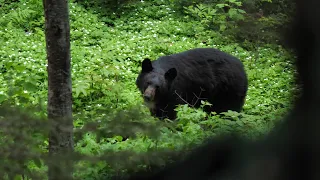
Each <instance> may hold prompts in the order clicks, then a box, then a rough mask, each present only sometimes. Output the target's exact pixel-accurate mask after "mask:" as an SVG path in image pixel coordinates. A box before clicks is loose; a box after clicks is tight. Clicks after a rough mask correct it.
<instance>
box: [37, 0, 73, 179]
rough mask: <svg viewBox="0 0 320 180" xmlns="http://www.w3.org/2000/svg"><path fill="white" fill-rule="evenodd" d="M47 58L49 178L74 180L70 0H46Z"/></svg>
mask: <svg viewBox="0 0 320 180" xmlns="http://www.w3.org/2000/svg"><path fill="white" fill-rule="evenodd" d="M43 4H44V12H45V35H46V48H47V59H48V69H47V70H48V80H49V81H48V85H49V87H48V119H49V124H50V132H49V163H48V167H49V170H48V177H49V180H56V179H57V180H58V179H59V180H60V179H63V180H68V179H72V171H73V166H72V157H71V156H66V155H68V154H69V155H70V153H72V152H73V122H72V91H71V90H72V89H71V88H72V87H71V73H70V26H69V12H68V1H67V0H43Z"/></svg>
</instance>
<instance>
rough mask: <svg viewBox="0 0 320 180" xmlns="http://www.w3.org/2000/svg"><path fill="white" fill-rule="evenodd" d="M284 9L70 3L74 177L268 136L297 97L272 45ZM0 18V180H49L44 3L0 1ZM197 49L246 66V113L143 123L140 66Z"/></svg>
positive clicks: (182, 1) (164, 0)
mask: <svg viewBox="0 0 320 180" xmlns="http://www.w3.org/2000/svg"><path fill="white" fill-rule="evenodd" d="M293 12H294V4H292V2H291V1H289V0H278V1H275V2H273V1H272V0H239V1H238V0H197V1H192V0H154V1H152V0H145V1H142V0H139V1H138V0H117V1H114V0H70V1H69V13H70V30H71V62H72V67H71V70H72V92H73V122H74V131H75V137H74V141H75V152H76V153H77V156H75V157H76V158H75V159H76V160H77V161H76V162H75V170H74V178H75V179H105V178H108V177H112V176H114V175H122V174H123V175H125V174H127V173H128V172H134V171H137V170H141V169H147V170H152V169H154V168H156V167H158V166H162V165H166V164H168V163H170V162H171V161H172V160H175V159H176V158H177V157H182V156H183V155H184V154H186V153H187V152H188V150H189V149H191V148H192V147H194V146H195V145H197V144H200V143H201V142H202V141H203V140H204V139H205V138H207V137H211V136H217V135H221V134H225V133H230V132H236V133H239V134H241V135H242V136H243V137H245V138H249V139H254V138H257V137H260V136H261V135H264V134H265V133H267V132H269V131H270V130H271V129H272V128H273V127H274V124H275V123H276V120H277V119H279V117H282V116H283V115H285V114H286V112H288V110H289V109H290V108H291V102H292V100H293V99H294V98H295V97H296V96H297V95H298V93H299V88H298V87H297V86H296V85H295V84H294V77H295V72H296V71H295V69H294V66H293V59H294V54H293V53H292V51H291V50H290V49H288V48H286V46H285V42H284V41H283V39H282V38H280V37H283V36H282V35H283V33H284V32H285V31H286V30H287V28H288V26H287V25H288V23H289V22H290V20H291V19H290V18H291V15H292V13H293ZM0 15H1V16H0V39H1V41H0V47H1V48H0V83H1V86H0V105H1V109H0V123H1V127H0V131H1V134H2V136H1V138H0V144H1V153H0V154H1V155H0V156H1V157H0V159H1V161H2V163H0V177H1V179H12V178H14V179H30V178H31V177H32V179H46V173H47V165H46V160H45V158H44V157H45V155H46V153H47V152H48V148H47V146H48V138H47V131H46V116H47V110H46V106H47V99H48V97H47V94H48V83H47V82H48V74H47V69H46V68H47V61H46V49H45V35H44V11H43V4H42V2H41V1H39V0H0ZM196 47H214V48H218V49H220V50H222V51H225V52H227V53H230V54H232V55H234V56H236V57H238V58H239V59H240V60H241V61H242V62H243V63H244V65H245V69H246V71H247V74H248V78H249V90H248V95H247V99H246V103H245V106H244V109H243V111H242V112H241V113H236V112H231V111H229V112H226V113H225V114H224V116H218V115H215V114H206V113H205V112H203V111H202V109H201V108H200V109H192V108H189V107H187V106H180V107H178V108H177V111H178V119H177V121H174V122H168V121H166V122H160V121H159V120H158V119H155V118H153V117H151V116H150V115H149V112H148V109H147V108H146V107H145V106H144V105H143V100H142V98H141V95H140V93H139V92H138V89H137V88H136V85H135V79H136V77H137V75H138V73H139V71H140V63H141V61H142V60H143V59H144V58H145V57H149V58H151V59H156V58H158V57H159V56H162V55H168V54H173V53H177V52H182V51H184V50H188V49H192V48H196ZM205 105H206V104H205V103H204V106H205ZM8 107H10V108H8ZM135 152H138V153H142V154H136V153H135ZM1 161H0V162H1Z"/></svg>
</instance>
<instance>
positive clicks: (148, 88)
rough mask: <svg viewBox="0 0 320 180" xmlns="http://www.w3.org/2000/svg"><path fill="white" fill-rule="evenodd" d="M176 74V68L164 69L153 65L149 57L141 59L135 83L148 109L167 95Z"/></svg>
mask: <svg viewBox="0 0 320 180" xmlns="http://www.w3.org/2000/svg"><path fill="white" fill-rule="evenodd" d="M176 76H177V70H176V68H170V69H169V70H167V71H164V70H163V69H161V68H156V67H153V66H152V62H151V60H150V59H148V58H146V59H144V60H143V62H142V70H141V73H140V74H139V76H138V78H137V80H136V85H137V87H138V88H139V90H140V92H141V94H142V95H143V99H144V101H145V103H146V105H147V106H148V107H149V108H150V109H153V108H154V106H155V105H156V104H158V103H159V102H161V99H163V98H165V99H166V98H167V97H168V92H169V90H170V87H171V84H172V82H173V80H174V79H175V78H176Z"/></svg>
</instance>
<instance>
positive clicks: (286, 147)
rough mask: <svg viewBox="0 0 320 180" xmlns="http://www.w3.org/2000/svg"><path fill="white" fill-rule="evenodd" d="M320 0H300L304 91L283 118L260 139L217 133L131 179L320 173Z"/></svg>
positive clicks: (296, 30)
mask: <svg viewBox="0 0 320 180" xmlns="http://www.w3.org/2000/svg"><path fill="white" fill-rule="evenodd" d="M319 5H320V2H319V1H316V0H304V1H302V0H297V14H296V16H295V23H294V26H293V28H292V31H290V33H289V36H288V40H289V42H290V44H291V45H292V47H293V48H294V49H295V50H296V52H297V55H298V59H297V62H296V64H297V67H298V71H299V80H301V82H302V84H303V91H302V96H301V97H300V98H299V99H298V100H297V101H296V104H295V107H294V109H293V110H292V112H291V113H289V115H288V116H287V117H286V118H285V119H284V121H283V122H281V123H280V124H278V126H277V127H276V128H275V129H274V130H273V132H271V133H270V134H269V135H267V136H266V137H265V138H262V139H260V140H258V141H257V142H241V141H240V140H238V139H236V138H226V137H223V138H221V139H218V138H215V139H214V140H210V141H209V143H208V144H206V145H203V146H202V147H200V148H198V149H196V150H194V152H192V153H191V154H190V155H189V156H188V157H187V158H186V159H185V160H183V161H181V162H178V163H175V164H174V165H172V166H170V167H167V168H165V169H163V170H161V171H159V172H156V173H154V174H151V175H150V174H149V175H146V174H142V173H139V174H137V176H135V177H132V178H131V179H166V180H169V179H184V180H186V179H190V180H191V179H247V180H248V179H259V180H261V179H268V180H276V179H279V180H280V179H281V180H283V179H288V180H289V179H290V180H292V179H319V178H320V174H319V173H318V172H319V167H320V166H319V162H320V149H319V148H320V146H319V141H318V139H319V138H320V131H319V128H320V122H319V120H318V115H319V113H318V110H319V107H320V104H319V102H320V84H319V82H320V79H319V77H320V71H319V70H318V69H319V67H320V54H319V48H320V33H319V32H320V21H319V20H318V18H319V17H320V16H319V15H320V14H319V11H317V10H316V8H317V7H319Z"/></svg>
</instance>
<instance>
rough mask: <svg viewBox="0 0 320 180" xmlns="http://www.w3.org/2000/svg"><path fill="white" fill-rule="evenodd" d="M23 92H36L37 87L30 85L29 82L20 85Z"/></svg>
mask: <svg viewBox="0 0 320 180" xmlns="http://www.w3.org/2000/svg"><path fill="white" fill-rule="evenodd" d="M22 86H23V88H24V90H27V91H30V92H36V91H37V90H38V87H37V85H35V84H33V83H31V82H24V83H23V84H22Z"/></svg>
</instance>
